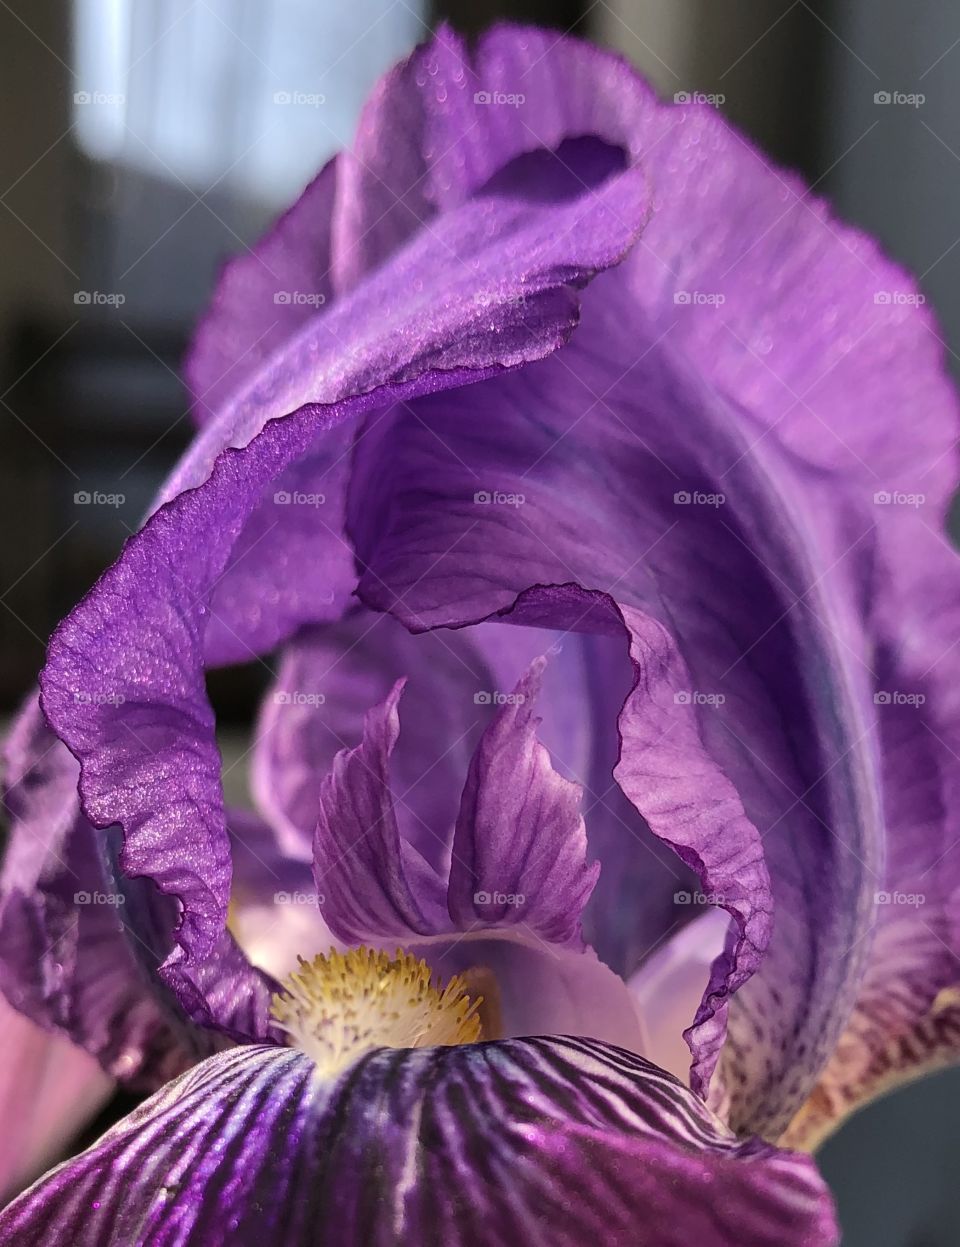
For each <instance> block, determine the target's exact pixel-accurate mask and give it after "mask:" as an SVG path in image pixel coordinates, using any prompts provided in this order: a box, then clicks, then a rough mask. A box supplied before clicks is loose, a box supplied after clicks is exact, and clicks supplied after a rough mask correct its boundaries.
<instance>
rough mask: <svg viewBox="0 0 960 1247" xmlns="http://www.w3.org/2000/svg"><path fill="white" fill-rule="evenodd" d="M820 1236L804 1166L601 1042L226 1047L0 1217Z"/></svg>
mask: <svg viewBox="0 0 960 1247" xmlns="http://www.w3.org/2000/svg"><path fill="white" fill-rule="evenodd" d="M52 1241H59V1242H70V1243H72V1244H75V1247H141V1245H146V1244H150V1245H151V1247H227V1244H229V1245H230V1247H245V1245H246V1244H255V1245H256V1247H262V1245H263V1244H265V1243H276V1244H283V1245H284V1247H298V1245H301V1244H302V1245H304V1247H306V1245H307V1244H310V1245H311V1247H334V1245H336V1247H361V1245H362V1247H400V1245H407V1244H409V1245H410V1247H432V1245H434V1244H436V1245H437V1247H439V1245H440V1244H443V1245H444V1247H458V1245H462V1247H467V1245H469V1247H480V1245H481V1244H482V1245H483V1247H508V1245H509V1247H514V1245H515V1244H516V1243H520V1242H522V1243H524V1244H529V1245H530V1247H582V1244H584V1243H587V1242H589V1243H594V1244H597V1245H598V1247H619V1245H621V1244H622V1245H623V1247H627V1244H629V1245H630V1247H687V1244H689V1243H691V1242H702V1243H705V1244H710V1245H711V1247H724V1245H726V1244H729V1245H730V1247H801V1245H802V1247H830V1245H832V1244H835V1243H836V1242H837V1231H836V1225H835V1221H834V1217H833V1212H832V1208H831V1205H830V1200H829V1197H828V1195H827V1194H826V1191H825V1188H824V1186H823V1184H822V1182H821V1180H820V1179H819V1177H818V1175H817V1173H816V1170H815V1168H814V1166H813V1164H812V1162H811V1161H810V1160H809V1159H808V1158H805V1157H800V1156H796V1155H793V1154H791V1153H787V1152H779V1151H777V1150H775V1149H773V1148H771V1147H769V1146H767V1145H765V1144H762V1143H759V1142H757V1141H755V1140H753V1141H748V1142H743V1141H740V1140H738V1139H736V1138H735V1137H734V1136H733V1135H732V1134H730V1132H729V1131H727V1130H726V1129H725V1127H724V1126H723V1125H721V1123H720V1122H719V1121H718V1120H717V1119H716V1118H715V1117H713V1115H712V1114H711V1113H710V1112H709V1110H707V1109H706V1108H705V1107H704V1106H703V1105H702V1104H701V1103H700V1102H699V1101H698V1100H697V1099H696V1098H695V1097H694V1096H693V1095H692V1094H691V1093H690V1092H689V1091H687V1090H686V1089H685V1088H684V1087H682V1086H681V1085H680V1084H679V1083H678V1082H677V1081H676V1080H675V1079H673V1078H672V1077H670V1076H669V1075H667V1074H664V1073H663V1072H662V1071H661V1070H658V1069H657V1068H656V1067H655V1066H651V1065H649V1064H648V1063H647V1062H645V1061H643V1060H642V1059H641V1058H639V1057H635V1056H631V1055H629V1054H627V1053H624V1052H622V1051H620V1050H618V1049H615V1048H609V1047H606V1046H605V1045H602V1044H598V1043H595V1042H590V1041H579V1040H572V1039H565V1038H554V1039H527V1040H514V1041H508V1042H502V1043H480V1044H474V1045H467V1046H456V1047H447V1048H442V1047H441V1048H423V1049H412V1050H411V1049H407V1050H388V1049H378V1050H376V1051H374V1052H372V1053H371V1054H369V1055H368V1056H366V1057H364V1058H361V1059H360V1060H359V1061H357V1062H356V1063H355V1064H354V1065H353V1066H351V1067H350V1068H349V1069H348V1070H347V1071H346V1072H345V1073H344V1074H343V1075H341V1077H340V1078H339V1079H338V1080H336V1081H334V1082H332V1083H325V1082H323V1081H321V1080H320V1079H318V1078H317V1077H316V1074H315V1067H314V1066H313V1065H312V1063H311V1062H310V1061H309V1060H308V1059H307V1058H306V1057H305V1056H303V1055H302V1054H300V1053H298V1052H296V1051H294V1050H290V1049H284V1048H269V1047H259V1048H239V1049H234V1050H232V1051H230V1052H226V1053H221V1054H219V1055H217V1056H215V1057H212V1058H210V1059H209V1060H207V1061H205V1062H204V1063H203V1064H202V1065H200V1066H198V1067H197V1068H196V1069H194V1070H192V1071H190V1072H189V1073H187V1074H186V1075H183V1076H182V1077H181V1078H179V1079H178V1080H177V1081H176V1082H174V1083H171V1084H170V1085H169V1086H168V1087H166V1088H165V1089H164V1090H163V1091H161V1092H159V1093H158V1094H157V1095H155V1096H154V1097H153V1098H152V1099H151V1100H149V1101H147V1102H146V1103H145V1104H144V1105H142V1106H141V1107H140V1108H138V1109H137V1110H136V1111H135V1112H134V1113H132V1114H131V1115H130V1116H129V1117H128V1118H126V1119H125V1120H124V1121H122V1122H120V1123H119V1124H118V1125H116V1126H115V1127H114V1128H113V1129H112V1130H110V1131H109V1132H108V1133H107V1134H106V1135H104V1136H103V1138H102V1139H100V1141H99V1142H98V1143H96V1144H95V1145H94V1146H93V1147H91V1148H90V1149H89V1150H88V1151H87V1152H85V1153H83V1154H82V1155H81V1156H79V1157H77V1158H76V1159H74V1160H72V1161H69V1162H68V1163H66V1164H65V1165H62V1166H61V1167H60V1168H59V1169H56V1170H54V1171H53V1172H52V1173H50V1174H49V1175H48V1176H47V1177H46V1178H44V1179H43V1180H41V1181H40V1182H39V1183H37V1184H36V1185H35V1186H34V1187H33V1188H31V1190H30V1191H28V1192H26V1193H25V1194H24V1195H23V1196H22V1197H21V1198H20V1199H19V1200H17V1201H16V1202H15V1203H13V1204H12V1205H10V1206H9V1207H8V1208H7V1209H6V1210H5V1211H4V1212H3V1213H0V1244H3V1245H4V1247H10V1245H12V1244H14V1243H16V1244H17V1247H41V1244H42V1245H43V1247H46V1245H47V1244H48V1243H50V1242H52Z"/></svg>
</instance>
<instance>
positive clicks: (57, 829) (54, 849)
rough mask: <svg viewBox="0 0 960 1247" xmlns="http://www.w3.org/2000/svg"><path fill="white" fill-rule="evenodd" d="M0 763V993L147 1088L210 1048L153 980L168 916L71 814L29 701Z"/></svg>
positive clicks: (53, 751)
mask: <svg viewBox="0 0 960 1247" xmlns="http://www.w3.org/2000/svg"><path fill="white" fill-rule="evenodd" d="M4 766H5V771H4V787H5V791H4V800H5V804H6V808H7V812H8V814H9V816H10V836H9V841H8V844H7V851H6V856H5V859H4V865H3V874H2V878H0V988H2V990H3V992H4V993H5V994H6V996H7V997H8V999H9V1000H10V1001H11V1002H12V1003H13V1004H14V1005H15V1006H16V1007H17V1009H18V1010H20V1011H21V1012H22V1013H24V1014H25V1015H26V1016H27V1017H29V1018H30V1019H32V1020H33V1022H35V1023H37V1025H38V1026H40V1027H42V1028H44V1029H45V1030H47V1031H56V1032H59V1033H60V1034H62V1035H63V1036H65V1037H67V1038H68V1039H70V1040H71V1041H72V1042H73V1044H76V1045H77V1046H78V1047H79V1048H81V1049H83V1050H84V1051H85V1052H88V1053H90V1054H91V1055H92V1056H93V1057H95V1058H96V1059H97V1060H98V1061H99V1062H100V1064H101V1065H102V1066H103V1068H104V1069H105V1070H106V1071H107V1072H108V1073H109V1074H111V1075H112V1076H113V1077H115V1078H118V1079H121V1080H123V1081H125V1082H132V1083H134V1084H135V1085H138V1086H146V1087H148V1088H150V1089H152V1088H153V1087H155V1086H157V1085H158V1084H159V1083H160V1082H163V1081H164V1080H165V1079H166V1078H169V1077H170V1076H171V1075H172V1074H173V1073H176V1072H178V1071H179V1070H180V1069H182V1068H183V1067H184V1066H185V1065H186V1064H187V1063H188V1062H189V1061H191V1060H195V1059H198V1058H199V1057H201V1056H205V1055H207V1054H208V1053H209V1052H210V1051H211V1045H210V1038H209V1036H207V1035H203V1034H201V1033H199V1032H197V1031H196V1029H195V1028H193V1027H191V1026H190V1025H189V1023H188V1021H187V1019H186V1018H185V1017H184V1016H183V1013H182V1011H181V1009H180V1007H179V1005H178V1003H177V1001H176V1000H175V999H174V998H173V996H172V995H171V994H170V993H169V992H168V991H167V990H166V989H165V988H164V987H163V985H162V984H161V983H159V982H158V981H157V980H156V977H155V970H156V967H157V965H158V963H159V962H160V961H161V960H162V959H163V957H164V956H165V955H166V953H167V951H168V950H169V947H170V941H171V938H172V931H173V926H174V922H175V915H174V913H173V912H172V911H171V909H170V908H169V905H168V904H165V903H164V898H163V897H158V896H157V895H156V894H155V892H154V891H153V890H152V889H151V888H149V887H146V888H145V887H143V886H142V884H141V883H140V882H138V881H134V880H128V879H124V878H123V877H122V876H121V875H120V874H119V872H118V871H117V869H116V863H115V859H114V853H115V847H116V846H115V839H114V836H113V834H112V833H111V832H105V833H98V832H97V831H96V830H95V829H94V828H93V827H91V826H90V824H89V823H88V822H87V821H86V819H85V818H84V817H83V816H82V815H81V813H80V810H79V800H78V797H77V765H76V762H75V761H74V759H73V758H72V757H71V756H70V754H69V753H68V752H67V750H66V749H65V748H64V746H63V745H62V744H61V743H60V742H59V741H58V740H57V739H56V737H55V736H54V735H53V733H52V732H51V731H50V730H49V729H48V728H47V726H46V724H45V723H44V721H43V717H42V715H41V714H40V709H39V706H38V705H37V703H36V701H35V700H33V701H31V702H29V703H28V704H27V705H26V706H25V707H24V709H23V711H22V712H21V714H20V716H19V717H18V719H17V720H16V722H15V724H14V726H13V729H12V731H11V733H10V736H9V738H8V740H7V742H6V745H5V750H4ZM51 1042H52V1037H51Z"/></svg>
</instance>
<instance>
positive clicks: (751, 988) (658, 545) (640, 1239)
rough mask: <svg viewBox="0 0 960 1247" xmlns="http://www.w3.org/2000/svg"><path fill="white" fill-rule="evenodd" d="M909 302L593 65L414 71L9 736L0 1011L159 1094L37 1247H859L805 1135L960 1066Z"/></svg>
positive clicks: (296, 221)
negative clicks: (253, 712)
mask: <svg viewBox="0 0 960 1247" xmlns="http://www.w3.org/2000/svg"><path fill="white" fill-rule="evenodd" d="M920 302H921V301H920V300H918V298H917V297H916V288H915V286H914V284H913V283H912V282H911V280H910V279H909V278H908V277H907V276H906V275H905V274H904V273H902V272H901V271H900V270H899V269H898V268H897V267H896V266H895V265H893V264H892V263H891V262H890V261H889V260H887V259H886V258H884V257H883V256H882V255H881V254H880V253H879V252H878V250H877V248H876V247H875V245H874V244H873V243H872V242H870V240H868V239H866V238H864V237H863V236H861V235H859V234H857V233H856V232H854V231H852V230H851V229H849V228H847V227H846V226H844V225H842V224H840V223H838V222H837V221H835V220H834V219H833V218H832V217H831V216H830V214H829V213H828V211H827V210H826V209H825V207H824V206H823V205H822V204H821V203H819V202H818V201H816V200H814V199H812V198H811V197H810V196H809V194H808V193H807V191H806V190H805V188H804V187H803V186H802V185H800V184H799V183H798V182H797V181H796V180H795V179H794V178H792V177H790V176H788V175H784V174H782V173H780V172H779V171H777V170H776V169H773V168H771V166H770V165H769V164H768V163H767V162H766V161H765V160H764V159H763V158H762V157H761V156H760V155H759V154H758V153H757V152H756V151H755V150H754V149H753V148H752V147H750V145H749V144H748V143H746V142H745V141H744V140H743V139H742V138H741V137H740V136H739V135H738V134H737V133H736V132H735V131H733V130H731V129H730V128H729V127H728V126H727V125H726V124H725V123H724V122H723V121H722V119H721V118H719V117H718V116H717V115H716V113H715V112H714V111H713V110H712V109H711V108H709V107H707V106H700V105H682V106H677V105H670V106H668V105H665V104H663V103H661V102H660V101H659V100H657V99H656V97H655V96H654V95H653V94H652V93H651V91H650V90H649V89H648V88H647V87H646V85H645V84H644V83H643V82H642V81H640V80H639V79H638V78H637V76H636V75H635V74H634V73H633V71H632V70H631V69H630V68H629V67H628V66H627V65H626V64H625V63H623V62H621V61H620V60H618V59H616V58H613V57H611V56H608V55H606V54H603V53H601V52H599V51H597V50H596V49H593V48H591V47H589V46H586V45H584V44H581V43H579V42H576V41H573V40H568V39H559V40H558V39H557V38H556V36H555V35H551V34H547V33H543V32H539V31H535V30H520V29H515V28H500V29H496V30H494V31H493V32H492V33H491V34H490V35H488V36H487V37H486V38H485V39H484V40H483V41H482V42H481V43H480V44H479V46H478V47H477V49H476V50H475V52H473V53H472V54H469V55H468V54H467V52H465V50H464V49H463V48H462V47H461V46H460V45H459V43H458V42H457V41H456V40H455V39H454V38H453V37H452V36H451V35H449V34H446V33H444V34H441V35H440V36H439V37H438V38H437V39H436V40H435V41H434V42H433V43H432V44H430V45H429V46H426V47H423V48H421V49H419V50H418V51H417V52H415V53H414V54H413V55H412V57H411V58H410V59H409V60H408V61H406V62H404V63H403V64H401V65H399V66H398V67H397V68H396V69H395V70H394V71H392V72H391V73H390V74H389V75H388V76H387V77H386V78H385V79H384V80H383V81H382V82H381V83H380V84H379V86H378V87H377V89H376V90H375V92H374V94H373V97H372V98H371V100H370V101H369V103H368V104H367V106H366V109H365V111H364V113H363V117H362V120H361V124H360V128H359V132H358V136H357V140H356V144H355V147H354V149H353V150H352V151H351V152H348V153H345V154H343V155H341V156H339V157H337V158H336V159H335V160H334V161H332V162H331V163H330V164H329V165H328V166H327V167H326V168H325V169H324V170H323V171H322V172H321V173H320V174H319V176H318V177H317V178H316V180H315V181H314V182H313V183H312V184H311V185H310V186H309V187H308V188H307V190H306V191H305V192H304V194H303V196H302V197H301V199H300V200H299V201H298V202H297V203H296V204H295V205H294V206H293V207H292V208H291V209H290V210H289V211H288V212H287V213H286V215H284V216H283V217H282V218H281V219H280V220H279V221H278V222H277V224H276V225H275V226H274V227H273V229H272V230H271V231H270V232H269V233H268V234H267V235H266V236H265V237H264V238H263V239H262V240H261V241H260V243H258V244H257V246H256V247H255V248H254V250H253V251H252V252H251V253H249V254H247V255H244V256H241V257H239V258H237V259H235V260H233V261H232V262H231V263H230V264H229V265H228V267H227V268H226V269H225V271H224V273H223V275H222V277H221V280H220V284H219V287H218V289H217V292H216V295H215V297H214V300H213V304H212V307H211V310H210V312H209V313H208V315H207V318H206V319H205V321H204V322H203V324H202V326H201V328H200V330H199V333H198V335H197V338H196V341H195V344H194V348H193V351H192V353H191V357H190V360H189V369H188V372H189V380H190V384H191V387H192V390H193V392H194V395H195V399H196V404H195V410H196V416H197V421H198V424H199V432H198V434H197V437H196V439H195V441H194V443H193V445H192V447H191V449H190V450H189V452H188V453H187V455H186V456H185V458H184V460H183V461H182V462H181V464H180V465H179V466H178V468H177V469H176V471H175V472H174V474H173V476H172V478H171V479H170V481H169V482H168V484H167V486H166V488H165V489H164V491H163V494H162V497H161V498H160V499H159V501H158V506H157V509H156V510H155V512H154V514H153V515H152V516H151V518H150V519H149V520H148V522H147V523H146V524H145V526H144V528H143V529H142V531H141V532H140V533H138V534H137V535H136V536H135V537H134V538H132V539H131V540H130V542H128V544H127V546H126V548H125V550H124V552H123V554H122V556H121V557H120V559H119V560H118V562H117V563H116V564H115V565H114V567H113V568H111V569H110V570H109V571H108V572H107V573H106V575H105V576H104V577H103V578H102V579H101V580H100V582H99V583H98V584H97V586H96V587H95V588H94V589H93V590H92V591H91V593H90V594H89V595H88V596H87V598H86V599H85V600H84V601H83V602H82V603H81V604H80V605H79V606H78V607H77V608H76V610H75V611H74V612H73V613H72V614H71V615H70V616H69V617H68V619H67V620H66V621H65V622H64V623H63V624H62V625H61V627H60V628H59V629H58V631H57V632H56V634H55V636H54V638H53V640H52V642H51V646H50V651H49V658H48V663H47V666H46V668H45V671H44V673H43V677H42V711H43V713H42V714H41V711H40V709H39V708H38V706H37V705H36V704H32V705H30V706H28V707H27V708H26V710H25V711H24V713H23V716H22V717H21V719H20V721H19V722H18V724H17V726H16V728H15V730H14V733H13V736H12V738H11V740H10V742H9V744H8V749H7V801H8V806H9V808H10V811H11V814H12V815H13V836H12V841H11V848H10V851H9V853H8V858H7V862H6V865H5V873H4V880H3V894H2V910H0V976H2V977H0V986H2V988H3V991H4V993H5V995H6V996H7V998H8V1000H9V1001H10V1003H11V1004H13V1005H14V1006H15V1008H16V1009H18V1010H19V1011H20V1012H21V1013H23V1014H25V1015H27V1016H28V1017H29V1018H31V1019H33V1021H34V1022H36V1023H38V1024H40V1025H42V1026H44V1027H46V1028H48V1029H50V1030H53V1031H56V1032H59V1033H60V1034H61V1035H65V1036H67V1037H69V1038H70V1039H71V1040H72V1041H73V1042H74V1043H75V1044H76V1045H78V1046H79V1047H80V1048H82V1049H85V1050H86V1051H87V1052H89V1053H92V1054H93V1055H94V1056H96V1057H97V1059H98V1061H99V1062H100V1064H101V1065H102V1066H103V1067H104V1068H105V1069H106V1070H107V1071H108V1072H109V1073H110V1074H111V1075H112V1076H113V1077H116V1078H119V1079H122V1080H124V1081H126V1082H130V1083H133V1084H134V1085H139V1086H141V1087H145V1088H148V1089H155V1088H159V1089H158V1090H155V1093H154V1094H153V1095H152V1096H151V1098H149V1099H147V1100H146V1101H145V1102H144V1103H143V1104H142V1105H141V1106H140V1107H139V1108H137V1109H136V1110H135V1111H134V1112H133V1113H131V1114H130V1116H128V1117H127V1118H125V1119H124V1120H122V1121H120V1122H119V1123H118V1124H117V1125H116V1126H114V1127H113V1128H112V1129H111V1130H110V1131H108V1132H107V1133H106V1134H105V1135H104V1136H103V1137H102V1138H101V1139H100V1140H99V1141H98V1142H97V1143H95V1144H94V1145H93V1146H92V1147H91V1148H90V1149H89V1150H87V1151H86V1152H84V1153H82V1154H81V1155H79V1156H76V1157H74V1158H73V1159H71V1160H68V1161H67V1162H65V1163H64V1164H63V1165H61V1166H60V1167H59V1168H57V1169H55V1170H53V1171H51V1172H50V1173H49V1174H48V1175H47V1176H45V1177H43V1178H41V1179H40V1180H39V1181H38V1182H37V1183H36V1184H35V1185H34V1186H33V1187H31V1188H30V1189H29V1190H28V1191H27V1192H25V1193H24V1194H23V1195H22V1196H20V1197H19V1199H17V1200H16V1201H14V1202H13V1203H12V1204H10V1205H9V1206H8V1207H7V1208H6V1209H5V1210H4V1211H3V1212H2V1213H0V1244H8V1243H9V1244H12V1243H17V1244H18V1245H23V1244H26V1245H30V1244H38V1245H39V1244H47V1243H49V1242H52V1241H63V1242H72V1243H76V1244H91V1245H92V1244H97V1245H102V1244H117V1245H118V1247H119V1244H123V1245H124V1247H129V1245H131V1244H141V1243H143V1244H146V1243H150V1244H164V1245H170V1247H172V1245H173V1244H177V1245H181V1244H183V1245H185V1244H190V1245H194V1244H202V1245H203V1247H210V1245H213V1244H248V1243H249V1244H258V1245H259V1244H263V1243H283V1244H291V1245H295V1244H297V1245H298V1244H308V1243H309V1244H330V1245H333V1244H336V1245H337V1247H340V1245H341V1244H342V1245H344V1247H346V1245H351V1244H357V1245H358V1247H359V1245H360V1244H384V1245H385V1244H401V1243H402V1244H417V1245H420V1244H431V1243H437V1244H441V1243H442V1244H445V1245H446V1244H491V1245H495V1244H513V1243H517V1242H524V1243H527V1242H529V1243H531V1244H534V1243H537V1244H539V1243H543V1244H550V1245H551V1247H556V1245H562V1244H569V1245H570V1247H573V1245H574V1244H576V1245H577V1247H580V1245H582V1244H583V1243H585V1242H595V1243H597V1244H604V1245H607V1244H609V1245H613V1244H649V1247H661V1245H662V1247H669V1245H671V1244H676V1245H677V1247H679V1245H680V1244H689V1243H691V1242H702V1243H705V1244H717V1245H719V1244H737V1245H738V1247H759V1245H761V1244H769V1245H770V1247H773V1245H776V1247H787V1245H788V1244H796V1245H797V1247H799V1245H801V1244H802V1245H804V1247H813V1245H814V1244H816V1245H818V1247H819V1245H821V1244H831V1243H835V1242H836V1239H837V1230H836V1224H835V1220H834V1215H833V1211H832V1206H831V1202H830V1199H829V1196H828V1195H827V1193H826V1191H825V1188H824V1186H823V1183H822V1181H821V1179H820V1178H819V1176H818V1174H817V1171H816V1167H815V1164H814V1162H813V1161H812V1159H811V1158H810V1157H809V1155H807V1154H806V1151H807V1150H808V1149H810V1148H812V1147H813V1146H815V1145H816V1144H817V1143H818V1142H819V1141H820V1139H822V1138H823V1137H824V1136H825V1135H826V1134H827V1133H829V1132H830V1130H832V1129H833V1128H834V1127H835V1126H836V1125H837V1124H838V1122H839V1121H840V1120H841V1119H842V1118H843V1117H844V1116H845V1115H846V1114H847V1113H848V1112H850V1111H851V1110H852V1109H854V1108H856V1107H857V1106H859V1105H860V1104H861V1103H863V1102H864V1101H865V1100H866V1099H868V1098H869V1097H870V1096H872V1095H875V1094H878V1093H879V1092H881V1091H883V1090H885V1089H887V1088H889V1087H891V1086H893V1085H895V1084H896V1083H897V1082H899V1081H902V1080H904V1079H906V1078H909V1077H913V1076H915V1075H916V1074H918V1073H921V1072H923V1071H925V1070H929V1069H933V1068H936V1067H938V1066H940V1065H943V1064H946V1063H948V1062H950V1061H952V1060H954V1059H955V1057H956V1054H957V1051H958V1047H960V974H958V965H957V955H956V954H957V948H958V940H957V935H958V931H957V928H958V907H960V900H958V898H960V880H958V873H957V849H956V848H955V845H956V844H957V841H958V836H960V829H958V826H957V824H958V815H960V800H958V794H957V792H956V786H957V776H958V768H957V764H956V759H957V755H958V752H960V679H958V675H960V671H958V667H960V646H957V644H956V636H957V623H958V619H960V612H958V601H960V595H958V588H960V575H958V564H957V562H956V559H955V556H954V554H953V552H952V550H951V549H950V547H949V545H948V543H947V542H946V540H945V538H944V536H943V534H942V529H943V517H944V514H945V511H946V507H947V503H948V500H949V496H950V492H951V490H952V487H953V485H954V481H955V474H956V467H955V462H954V445H955V440H956V428H957V406H956V398H955V395H954V393H953V390H952V388H951V387H950V385H949V384H948V382H947V380H946V379H945V376H944V374H943V370H942V352H941V346H940V342H939V339H938V336H937V331H936V327H935V324H934V322H933V320H932V318H931V316H930V315H929V313H928V312H927V311H926V309H925V308H923V307H922V306H920ZM273 654H277V655H278V657H277V661H276V666H275V667H274V666H273V659H272V658H269V656H271V655H273ZM267 658H269V661H270V663H271V667H272V669H273V670H274V681H273V684H272V686H271V690H270V692H269V693H268V695H267V697H266V699H265V702H264V710H263V713H262V716H261V719H260V722H259V723H258V725H257V731H256V735H255V742H254V745H253V750H252V767H251V771H252V779H253V789H254V795H255V797H256V799H257V804H258V808H259V813H258V814H257V815H253V814H250V813H240V812H235V811H230V810H227V809H226V808H225V805H224V798H223V789H222V783H221V758H220V754H219V752H218V749H217V744H216V739H215V734H214V733H215V723H214V716H213V714H212V711H211V708H210V705H209V702H208V700H207V697H206V693H205V673H206V672H207V670H208V669H210V668H211V667H214V666H219V665H224V664H230V663H237V662H246V661H250V660H253V659H257V660H261V661H265V660H266V659H267ZM97 898H101V900H100V901H98V900H97ZM38 950H40V955H39V956H38ZM298 954H299V955H300V958H301V959H300V961H299V962H298ZM684 1040H685V1043H684V1042H683V1041H684ZM168 1080H170V1081H168ZM794 1149H796V1150H794Z"/></svg>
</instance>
